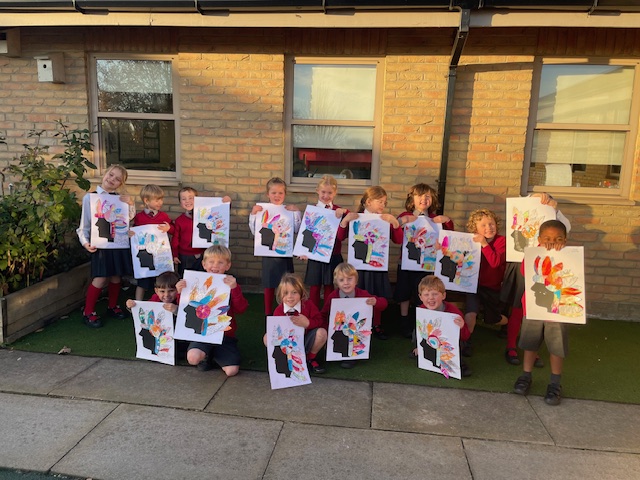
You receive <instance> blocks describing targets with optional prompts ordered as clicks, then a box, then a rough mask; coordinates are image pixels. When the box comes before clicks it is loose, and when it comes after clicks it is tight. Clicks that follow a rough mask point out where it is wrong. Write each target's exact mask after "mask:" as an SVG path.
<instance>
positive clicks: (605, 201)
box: [553, 193, 637, 206]
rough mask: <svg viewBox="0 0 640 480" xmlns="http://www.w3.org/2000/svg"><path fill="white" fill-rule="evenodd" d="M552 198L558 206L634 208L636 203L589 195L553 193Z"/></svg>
mask: <svg viewBox="0 0 640 480" xmlns="http://www.w3.org/2000/svg"><path fill="white" fill-rule="evenodd" d="M553 198H554V199H555V200H557V202H558V203H559V204H563V203H564V204H579V205H620V206H635V205H637V202H635V201H634V200H630V199H628V198H623V197H618V196H599V195H589V194H578V193H575V194H558V193H554V194H553Z"/></svg>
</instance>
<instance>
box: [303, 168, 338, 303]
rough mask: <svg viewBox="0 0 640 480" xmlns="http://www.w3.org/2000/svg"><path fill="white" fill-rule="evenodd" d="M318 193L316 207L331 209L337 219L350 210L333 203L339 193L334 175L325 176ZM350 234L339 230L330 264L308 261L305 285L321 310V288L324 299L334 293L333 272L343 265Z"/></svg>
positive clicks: (319, 184) (317, 189) (319, 183)
mask: <svg viewBox="0 0 640 480" xmlns="http://www.w3.org/2000/svg"><path fill="white" fill-rule="evenodd" d="M316 192H317V193H318V203H317V204H316V207H320V208H330V209H331V210H333V211H334V212H335V214H336V217H337V218H342V217H343V216H344V215H345V214H346V213H348V210H346V209H344V208H340V207H338V206H337V205H335V204H334V203H333V199H334V198H335V196H336V194H337V193H338V182H337V181H336V179H335V178H334V177H333V176H332V175H325V176H324V177H322V178H321V179H320V181H319V182H318V186H317V187H316ZM348 233H349V232H348V231H347V229H346V228H338V234H337V236H336V242H335V244H334V246H333V251H332V253H331V260H330V261H329V263H322V262H318V261H316V260H308V261H307V273H306V275H305V277H304V283H305V285H309V299H310V300H311V301H312V302H313V303H314V304H315V305H316V307H318V308H320V288H321V287H324V299H325V302H326V299H327V297H328V296H329V294H330V293H331V292H332V291H333V278H334V277H333V272H334V270H335V268H336V266H337V265H338V264H339V263H342V241H343V240H344V239H345V238H346V237H347V234H348Z"/></svg>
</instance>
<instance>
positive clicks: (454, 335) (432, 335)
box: [416, 308, 461, 380]
mask: <svg viewBox="0 0 640 480" xmlns="http://www.w3.org/2000/svg"><path fill="white" fill-rule="evenodd" d="M457 316H458V315H456V314H454V313H446V312H439V311H437V310H428V309H426V308H416V336H417V343H418V367H419V368H422V369H424V370H429V371H430V372H436V373H439V374H441V375H443V376H445V377H446V378H452V377H453V378H457V379H458V380H460V378H461V372H460V327H458V326H457V325H456V324H455V323H454V319H455V318H456V317H457Z"/></svg>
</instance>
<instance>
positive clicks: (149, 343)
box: [138, 328, 158, 355]
mask: <svg viewBox="0 0 640 480" xmlns="http://www.w3.org/2000/svg"><path fill="white" fill-rule="evenodd" d="M138 335H140V336H141V337H142V346H143V347H144V348H146V349H147V350H149V351H150V352H151V353H152V354H153V355H157V354H158V352H157V351H156V337H154V336H153V335H151V332H150V331H149V330H148V329H146V328H143V329H142V330H140V333H139V334H138Z"/></svg>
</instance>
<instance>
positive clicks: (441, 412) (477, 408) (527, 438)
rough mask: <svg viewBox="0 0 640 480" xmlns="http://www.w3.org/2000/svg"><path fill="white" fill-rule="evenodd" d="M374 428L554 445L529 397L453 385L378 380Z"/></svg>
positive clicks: (374, 403) (374, 397)
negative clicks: (408, 383)
mask: <svg viewBox="0 0 640 480" xmlns="http://www.w3.org/2000/svg"><path fill="white" fill-rule="evenodd" d="M371 426H372V427H373V428H377V429H382V430H394V431H403V432H417V433H431V434H437V435H454V436H460V437H472V438H473V437H475V438H483V439H492V440H512V441H520V442H534V443H542V444H552V443H553V442H552V440H551V438H550V437H549V435H548V434H547V432H546V430H545V428H544V426H543V425H542V423H541V422H540V420H539V419H538V418H537V417H536V415H535V412H534V411H533V409H532V408H531V407H530V405H529V403H528V402H527V400H526V398H524V397H521V396H519V395H511V394H508V393H489V392H477V391H470V390H455V389H449V388H435V387H424V386H417V385H396V384H390V383H374V385H373V409H372V421H371Z"/></svg>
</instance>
